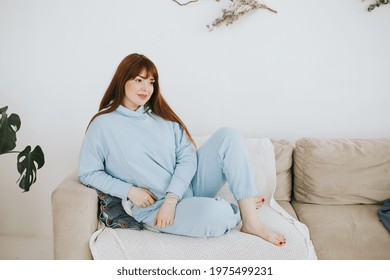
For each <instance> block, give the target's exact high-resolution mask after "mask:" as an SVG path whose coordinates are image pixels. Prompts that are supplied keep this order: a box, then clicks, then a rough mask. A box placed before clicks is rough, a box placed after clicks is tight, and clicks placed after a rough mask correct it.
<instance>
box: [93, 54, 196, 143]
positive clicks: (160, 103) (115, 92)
mask: <svg viewBox="0 0 390 280" xmlns="http://www.w3.org/2000/svg"><path fill="white" fill-rule="evenodd" d="M142 71H145V72H146V74H147V77H153V78H154V84H153V86H154V90H153V94H152V96H151V97H150V99H149V101H148V102H147V103H146V104H145V111H148V110H149V109H150V110H152V112H153V113H155V114H156V115H158V116H160V117H161V118H163V119H165V120H167V121H173V122H177V123H179V124H180V125H181V126H182V127H183V129H184V131H185V132H186V135H187V137H188V138H189V139H190V141H191V142H192V143H193V144H195V142H194V140H193V139H192V136H191V134H190V132H189V131H188V129H187V127H186V126H185V125H184V123H183V121H182V120H181V119H180V118H179V117H178V116H177V115H176V113H175V112H174V111H173V110H172V109H171V107H170V106H169V105H168V103H167V102H166V101H165V99H164V98H163V96H162V94H161V92H160V85H159V82H158V72H157V68H156V66H155V65H154V63H153V62H152V61H151V60H150V59H149V58H147V57H146V56H144V55H142V54H137V53H133V54H130V55H128V56H126V57H125V58H124V59H123V60H122V61H121V63H120V64H119V66H118V68H117V70H116V72H115V74H114V77H113V78H112V80H111V83H110V85H109V86H108V88H107V90H106V92H105V94H104V96H103V98H102V100H101V101H100V106H99V112H98V113H97V114H95V115H94V116H93V117H92V119H91V121H90V122H89V124H91V122H92V121H93V120H94V119H95V118H96V117H98V116H100V115H103V114H107V113H110V112H113V111H115V110H116V109H117V108H118V107H119V105H121V104H122V101H123V98H124V97H125V83H126V82H127V81H128V80H132V79H134V78H136V77H137V76H138V75H139V74H140V73H141V72H142ZM88 126H89V125H88Z"/></svg>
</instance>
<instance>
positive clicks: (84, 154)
mask: <svg viewBox="0 0 390 280" xmlns="http://www.w3.org/2000/svg"><path fill="white" fill-rule="evenodd" d="M107 153H108V149H107V145H106V144H105V141H104V134H103V133H102V131H101V128H100V127H99V124H97V123H96V122H95V121H94V122H92V123H91V125H90V126H89V128H88V130H87V132H86V134H85V136H84V140H83V143H82V145H81V150H80V157H79V180H80V182H81V183H82V184H84V185H87V186H91V187H94V188H96V189H98V190H100V191H102V192H104V193H107V194H109V195H112V196H116V197H119V198H121V199H126V198H127V195H128V192H129V190H130V188H131V187H132V185H131V184H129V183H127V182H124V181H122V180H119V179H117V178H114V177H113V176H111V175H109V174H107V172H106V171H105V158H106V156H107Z"/></svg>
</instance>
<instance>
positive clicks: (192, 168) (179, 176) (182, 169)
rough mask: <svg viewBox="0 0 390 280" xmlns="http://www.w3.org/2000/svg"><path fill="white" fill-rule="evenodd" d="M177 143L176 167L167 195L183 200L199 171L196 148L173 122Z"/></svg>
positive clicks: (182, 130)
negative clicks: (171, 194) (170, 194)
mask: <svg viewBox="0 0 390 280" xmlns="http://www.w3.org/2000/svg"><path fill="white" fill-rule="evenodd" d="M173 129H174V133H175V142H176V167H175V170H174V172H173V175H172V179H171V182H170V184H169V186H168V189H167V191H166V192H167V193H168V192H171V193H174V194H176V195H177V196H178V197H179V199H182V197H183V195H184V193H185V192H186V190H187V188H188V186H189V185H190V183H191V180H192V178H193V177H194V175H195V172H196V169H197V156H196V150H195V147H194V146H193V145H192V143H191V141H190V140H189V139H188V137H187V135H186V133H185V131H184V129H183V128H182V127H181V126H180V125H179V124H178V123H176V122H173Z"/></svg>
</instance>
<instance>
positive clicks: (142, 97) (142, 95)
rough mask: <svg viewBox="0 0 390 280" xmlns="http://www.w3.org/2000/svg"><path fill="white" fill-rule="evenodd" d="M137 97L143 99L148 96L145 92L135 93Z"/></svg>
mask: <svg viewBox="0 0 390 280" xmlns="http://www.w3.org/2000/svg"><path fill="white" fill-rule="evenodd" d="M137 95H138V97H139V98H141V99H142V100H145V99H146V98H148V95H147V94H137Z"/></svg>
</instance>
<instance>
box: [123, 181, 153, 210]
mask: <svg viewBox="0 0 390 280" xmlns="http://www.w3.org/2000/svg"><path fill="white" fill-rule="evenodd" d="M127 197H128V198H129V199H130V201H131V203H133V204H134V205H135V206H137V207H138V208H145V207H148V206H150V205H152V204H153V203H154V202H155V201H156V199H157V197H156V196H155V195H154V194H153V193H151V192H150V191H149V190H147V189H145V188H140V187H135V186H133V187H131V188H130V190H129V193H128V194H127Z"/></svg>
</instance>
